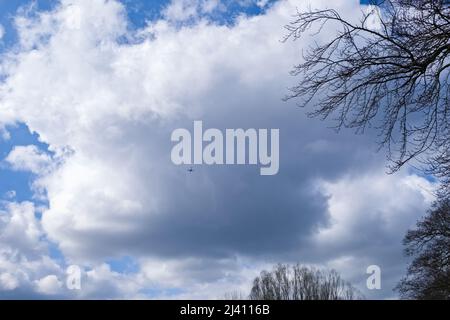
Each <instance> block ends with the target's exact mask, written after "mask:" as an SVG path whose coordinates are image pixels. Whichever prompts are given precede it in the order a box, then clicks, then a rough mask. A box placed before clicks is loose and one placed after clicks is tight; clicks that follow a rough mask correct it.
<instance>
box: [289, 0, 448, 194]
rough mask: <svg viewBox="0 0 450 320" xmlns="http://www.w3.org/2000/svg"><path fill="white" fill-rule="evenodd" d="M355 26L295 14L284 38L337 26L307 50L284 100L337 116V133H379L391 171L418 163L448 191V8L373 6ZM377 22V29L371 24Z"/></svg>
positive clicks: (381, 0) (434, 3) (395, 2)
mask: <svg viewBox="0 0 450 320" xmlns="http://www.w3.org/2000/svg"><path fill="white" fill-rule="evenodd" d="M376 2H377V3H378V4H379V5H380V6H381V8H382V9H381V10H373V11H372V12H367V13H364V14H363V16H362V18H361V20H360V21H359V22H352V21H348V20H346V19H344V18H342V16H341V15H340V14H339V13H338V12H337V11H336V10H332V9H328V10H315V11H314V10H309V11H308V12H297V14H296V17H295V20H294V21H293V22H292V23H291V24H289V25H287V26H286V28H287V30H288V35H287V37H286V40H287V39H290V38H293V39H298V38H300V37H301V36H302V35H303V34H304V33H305V32H306V31H308V30H314V29H315V28H318V29H317V32H320V31H321V30H322V28H323V27H324V26H325V25H326V24H332V25H333V26H336V27H337V30H338V31H337V33H336V35H335V36H333V37H332V39H331V40H330V41H327V42H325V43H318V44H315V45H314V46H312V47H311V48H310V49H309V50H308V51H307V52H306V53H305V54H304V57H303V59H304V61H303V62H302V63H300V64H298V65H296V66H295V67H294V69H293V71H292V75H294V76H299V79H300V80H299V83H298V84H297V85H296V86H294V87H293V88H291V92H290V94H289V95H288V96H287V97H286V99H293V98H295V99H296V100H297V101H298V102H299V105H300V106H306V105H308V104H314V110H312V111H311V112H309V115H310V116H318V117H321V118H328V117H329V116H331V115H333V116H335V119H336V120H337V124H336V128H337V129H340V128H342V127H349V128H355V129H356V131H357V132H363V131H364V130H365V129H366V128H368V127H374V128H376V129H377V130H378V132H379V134H380V137H381V140H380V146H381V147H386V148H387V155H388V158H389V159H390V160H391V165H390V168H391V170H392V172H393V171H396V170H398V169H399V168H400V167H402V166H403V165H404V164H405V163H407V162H409V161H410V160H412V159H415V160H416V162H415V164H416V165H419V166H420V167H421V169H423V170H424V171H425V172H427V173H430V174H433V175H435V176H437V177H439V178H441V179H442V182H443V183H442V186H443V188H442V190H443V192H446V193H448V192H450V104H449V98H450V88H449V69H450V59H449V53H450V6H449V5H448V2H449V1H447V0H377V1H376ZM374 18H375V19H376V21H377V26H376V27H374V26H373V25H371V24H370V23H369V21H371V20H372V19H374Z"/></svg>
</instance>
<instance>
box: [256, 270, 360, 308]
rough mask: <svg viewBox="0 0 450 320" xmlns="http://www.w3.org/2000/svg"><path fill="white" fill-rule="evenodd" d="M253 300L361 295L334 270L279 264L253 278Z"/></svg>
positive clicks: (337, 298) (344, 297) (336, 298)
mask: <svg viewBox="0 0 450 320" xmlns="http://www.w3.org/2000/svg"><path fill="white" fill-rule="evenodd" d="M249 298H250V299H252V300H353V299H361V298H362V295H361V294H360V293H359V292H358V291H357V290H356V289H355V288H354V287H353V286H352V285H350V284H349V283H348V282H346V281H344V280H342V278H341V277H340V275H339V274H338V273H337V272H336V271H334V270H331V271H321V270H316V269H313V268H307V267H303V266H301V265H298V264H297V265H294V266H290V265H284V264H279V265H277V266H276V267H274V269H273V270H272V271H270V272H268V271H262V272H261V274H260V276H259V277H257V278H256V279H255V280H254V281H253V287H252V289H251V292H250V295H249Z"/></svg>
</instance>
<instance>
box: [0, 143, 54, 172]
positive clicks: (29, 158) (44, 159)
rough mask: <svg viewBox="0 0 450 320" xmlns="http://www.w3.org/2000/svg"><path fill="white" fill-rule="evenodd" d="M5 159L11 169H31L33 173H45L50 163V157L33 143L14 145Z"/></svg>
mask: <svg viewBox="0 0 450 320" xmlns="http://www.w3.org/2000/svg"><path fill="white" fill-rule="evenodd" d="M5 161H6V162H7V163H9V164H10V165H11V168H12V169H13V170H21V171H31V172H33V173H35V174H44V173H47V172H48V170H50V167H51V165H52V159H51V157H50V156H49V155H48V154H47V153H45V152H43V151H42V150H39V149H38V148H37V147H36V146H35V145H28V146H16V147H14V148H13V149H12V150H11V152H10V153H9V154H8V156H7V157H6V159H5Z"/></svg>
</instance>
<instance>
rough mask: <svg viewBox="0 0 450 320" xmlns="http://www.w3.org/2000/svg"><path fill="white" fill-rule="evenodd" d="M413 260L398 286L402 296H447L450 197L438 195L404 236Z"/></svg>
mask: <svg viewBox="0 0 450 320" xmlns="http://www.w3.org/2000/svg"><path fill="white" fill-rule="evenodd" d="M404 244H405V246H406V249H405V252H406V254H407V255H408V256H411V257H414V260H413V261H412V263H411V264H410V266H409V268H408V274H407V276H406V277H405V278H403V279H402V280H401V282H400V283H399V285H398V286H397V290H398V291H399V292H400V294H401V296H402V297H403V298H412V299H447V300H448V299H450V199H448V198H447V199H439V200H438V201H436V202H435V203H434V205H433V207H432V208H431V210H430V211H429V213H428V215H427V216H426V217H425V218H424V219H422V220H421V221H419V222H418V223H417V227H416V229H414V230H409V231H408V232H407V234H406V236H405V239H404Z"/></svg>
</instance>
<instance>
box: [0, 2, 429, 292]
mask: <svg viewBox="0 0 450 320" xmlns="http://www.w3.org/2000/svg"><path fill="white" fill-rule="evenodd" d="M308 5H309V6H312V7H314V8H327V7H329V6H332V7H333V8H335V9H337V10H339V12H342V14H343V15H344V16H345V17H346V18H348V19H358V18H359V17H360V15H361V13H362V11H363V10H366V9H367V8H366V7H365V6H361V5H360V3H359V1H358V0H338V1H333V3H332V4H331V3H330V2H329V1H325V0H310V3H309V4H308V3H306V2H305V1H300V0H299V1H294V0H290V1H287V0H286V1H264V0H259V1H253V0H241V1H231V0H230V1H218V0H191V1H187V0H172V1H151V2H149V1H141V0H139V1H131V0H123V1H118V0H110V1H104V0H61V1H50V0H48V1H41V0H39V1H32V2H30V1H16V0H14V1H10V0H0V25H1V27H0V156H1V159H0V298H36V299H48V298H62V299H94V298H95V299H115V298H124V299H146V298H151V299H183V298H190V299H200V298H201V299H217V298H223V297H224V296H225V294H226V293H228V292H232V291H241V292H243V293H244V294H246V293H248V292H249V290H250V288H251V283H252V280H253V279H254V277H255V276H257V275H258V274H259V273H260V271H262V270H264V269H270V268H271V267H272V266H273V265H274V264H277V263H301V264H304V265H308V266H312V267H316V268H326V269H335V270H337V271H338V272H339V273H340V274H341V275H342V277H343V278H344V279H346V280H348V281H350V282H351V283H352V284H353V285H354V286H356V287H357V288H358V289H359V290H360V291H361V292H362V293H363V294H364V296H365V297H366V298H371V299H391V298H396V297H397V294H396V292H394V291H393V288H394V287H395V285H396V283H397V282H398V281H399V280H400V278H401V277H402V276H403V275H404V274H405V272H406V267H407V262H408V261H407V259H406V258H405V257H404V255H403V248H402V245H401V241H402V238H403V236H404V234H405V232H406V231H407V230H408V229H409V228H411V227H413V226H414V225H415V222H416V221H417V219H419V218H420V217H421V216H423V215H424V214H425V212H426V210H427V208H428V207H429V206H430V203H431V202H432V201H433V197H432V195H431V194H432V190H434V188H435V187H436V186H435V185H434V182H433V181H432V180H431V179H429V178H426V177H423V176H421V175H419V174H417V173H416V172H415V171H414V170H413V169H412V168H410V167H405V168H404V169H403V170H401V171H400V172H398V173H395V174H393V175H388V174H386V171H387V169H386V165H387V162H386V160H385V156H384V153H383V152H382V151H381V152H377V141H378V140H377V139H378V138H379V137H377V135H376V132H372V131H370V130H368V131H367V132H366V133H365V134H364V135H355V134H354V132H353V131H351V130H343V131H341V132H339V133H336V132H335V131H334V130H332V129H330V127H331V126H332V125H333V121H332V120H327V121H320V120H319V119H311V118H308V117H307V116H306V114H305V113H306V110H304V109H302V108H299V107H298V106H297V105H296V103H295V101H288V102H284V101H283V97H284V96H285V95H286V94H287V93H288V91H287V88H289V87H290V86H292V85H294V84H295V82H296V81H298V79H295V78H294V77H292V76H290V74H289V71H290V70H291V69H292V67H293V66H294V65H295V64H298V63H300V62H301V60H302V51H303V50H305V49H307V48H308V47H309V46H310V45H311V44H313V42H314V41H324V40H326V39H329V38H330V37H332V36H333V34H334V33H335V32H336V30H334V29H333V28H332V26H326V27H325V28H324V29H323V30H322V31H321V33H320V34H319V35H316V36H315V37H313V36H312V35H309V36H306V37H304V38H303V39H301V40H297V41H287V42H283V41H281V40H282V39H283V37H284V36H285V35H286V31H285V29H284V28H283V26H285V25H286V24H288V23H289V22H290V21H292V19H293V14H294V13H295V12H296V10H305V9H306V8H307V7H308ZM195 120H201V121H203V125H204V127H205V128H217V129H219V130H225V129H227V128H278V129H279V130H280V168H279V172H278V174H276V175H272V176H261V175H259V169H257V168H256V167H255V166H251V165H248V166H236V165H223V166H205V165H198V166H194V168H193V169H194V171H192V172H190V171H189V170H187V168H186V166H176V165H174V163H173V162H172V161H171V159H170V154H171V149H172V147H173V142H172V141H171V140H170V137H171V133H172V132H173V130H175V129H177V128H187V129H188V130H192V128H193V123H194V121H195ZM71 265H76V266H78V267H79V268H80V270H81V281H80V283H81V288H80V289H76V290H72V289H69V288H68V287H67V285H66V281H67V277H68V274H67V268H68V267H69V266H71ZM370 265H378V266H379V267H380V268H381V274H382V278H381V279H382V280H381V281H382V282H381V286H382V287H381V289H380V290H369V289H368V288H367V287H366V279H367V277H368V276H369V275H368V274H367V273H366V269H367V267H368V266H370Z"/></svg>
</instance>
